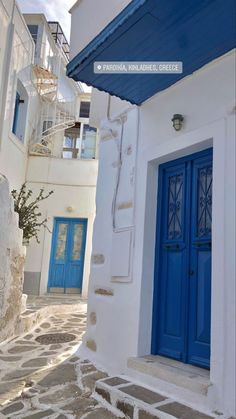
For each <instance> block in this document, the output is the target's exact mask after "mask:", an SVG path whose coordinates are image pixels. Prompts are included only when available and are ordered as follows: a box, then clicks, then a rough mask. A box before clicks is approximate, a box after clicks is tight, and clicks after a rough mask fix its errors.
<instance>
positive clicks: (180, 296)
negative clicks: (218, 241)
mask: <svg viewBox="0 0 236 419" xmlns="http://www.w3.org/2000/svg"><path fill="white" fill-rule="evenodd" d="M158 202H159V203H160V204H159V206H158V214H157V241H156V266H155V285H154V300H153V338H152V353H153V354H159V355H163V356H167V357H171V358H174V359H177V360H180V361H183V362H186V363H191V364H194V365H198V366H202V367H205V368H208V367H209V363H210V312H211V208H212V150H206V151H204V152H201V153H197V154H194V155H191V156H188V157H186V158H182V159H179V160H176V161H172V162H170V163H167V164H164V165H161V166H160V169H159V193H158Z"/></svg>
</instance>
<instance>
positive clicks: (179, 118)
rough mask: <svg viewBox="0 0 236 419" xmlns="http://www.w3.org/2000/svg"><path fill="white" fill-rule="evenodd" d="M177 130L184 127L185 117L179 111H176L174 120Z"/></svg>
mask: <svg viewBox="0 0 236 419" xmlns="http://www.w3.org/2000/svg"><path fill="white" fill-rule="evenodd" d="M171 121H172V122H173V127H174V129H175V131H180V130H181V128H182V127H183V122H184V117H183V115H181V114H179V113H175V114H174V116H173V118H172V120H171Z"/></svg>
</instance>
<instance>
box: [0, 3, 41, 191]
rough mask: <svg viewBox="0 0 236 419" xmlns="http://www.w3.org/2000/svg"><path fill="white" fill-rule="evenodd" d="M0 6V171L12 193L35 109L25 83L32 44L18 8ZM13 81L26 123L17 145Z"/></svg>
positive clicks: (24, 160) (22, 171) (20, 176)
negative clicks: (20, 90)
mask: <svg viewBox="0 0 236 419" xmlns="http://www.w3.org/2000/svg"><path fill="white" fill-rule="evenodd" d="M0 4H1V10H2V13H4V16H5V17H4V21H5V22H6V21H7V22H8V24H7V25H6V24H5V26H4V28H3V27H1V31H2V34H1V41H0V42H1V46H0V49H1V57H0V60H1V61H0V62H1V64H0V80H1V82H0V89H1V106H2V108H1V117H0V167H1V171H2V173H3V174H4V175H5V176H6V177H7V179H8V180H9V184H10V188H11V189H12V188H15V187H16V188H18V187H19V186H20V185H21V184H22V183H23V181H24V179H25V173H26V166H27V145H28V142H29V138H30V136H31V134H32V124H33V120H34V115H35V112H36V107H37V99H36V97H35V89H34V88H33V86H32V84H31V82H30V83H29V81H30V70H31V64H32V62H33V61H32V60H33V54H34V43H33V40H32V39H31V36H30V34H29V32H28V29H27V26H26V24H25V22H24V19H23V17H22V15H21V13H20V11H19V9H18V7H17V6H16V5H15V7H14V8H13V2H2V1H1V2H0ZM10 6H11V7H10ZM2 42H3V44H2ZM1 71H2V72H1ZM17 80H20V81H21V82H22V84H23V86H24V87H25V89H26V92H27V95H28V111H27V120H28V123H27V126H26V129H25V136H24V141H20V140H19V139H18V138H17V137H16V136H15V135H14V134H13V133H12V125H13V116H14V108H15V97H16V85H17ZM3 102H4V103H3Z"/></svg>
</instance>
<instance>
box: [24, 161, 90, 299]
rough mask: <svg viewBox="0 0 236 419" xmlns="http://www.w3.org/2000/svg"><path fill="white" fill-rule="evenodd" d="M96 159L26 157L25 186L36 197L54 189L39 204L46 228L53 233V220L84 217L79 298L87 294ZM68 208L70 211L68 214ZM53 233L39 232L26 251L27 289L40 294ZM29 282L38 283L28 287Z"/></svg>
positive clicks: (43, 291)
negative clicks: (41, 190)
mask: <svg viewBox="0 0 236 419" xmlns="http://www.w3.org/2000/svg"><path fill="white" fill-rule="evenodd" d="M97 167H98V161H97V160H89V161H88V160H72V159H61V158H47V157H33V156H31V157H30V158H29V163H28V171H27V176H26V179H27V187H28V188H30V189H32V190H33V192H34V193H35V194H37V193H38V192H39V190H40V188H44V189H45V191H50V190H53V191H54V194H53V195H52V196H51V197H50V198H48V200H46V201H44V202H42V204H40V210H41V212H42V215H43V217H46V218H48V227H49V229H50V231H52V230H53V222H54V218H55V217H68V218H86V219H87V220H88V225H87V238H86V250H85V260H84V274H83V288H82V296H83V297H86V296H87V292H88V281H89V274H90V257H91V251H92V230H93V221H94V217H95V192H96V181H97ZM68 207H72V208H73V211H72V212H69V211H68ZM51 241H52V234H51V233H50V232H48V231H47V230H46V229H41V233H40V244H38V243H37V242H36V241H35V240H34V239H33V240H32V241H31V242H30V245H29V247H28V248H27V258H26V266H25V275H26V277H27V286H28V290H29V289H31V290H32V291H33V292H34V293H37V291H38V292H39V293H40V294H45V293H46V292H47V285H48V269H49V263H50V252H51ZM29 281H37V283H32V284H31V285H30V284H29Z"/></svg>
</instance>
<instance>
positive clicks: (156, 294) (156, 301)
mask: <svg viewBox="0 0 236 419" xmlns="http://www.w3.org/2000/svg"><path fill="white" fill-rule="evenodd" d="M209 157H211V158H212V157H213V149H212V148H209V149H206V150H203V151H200V152H197V153H193V154H190V155H186V156H184V157H181V158H179V159H173V160H170V161H168V162H166V163H163V164H161V165H160V166H159V170H158V194H157V222H156V243H155V266H154V291H153V305H152V313H153V317H152V338H151V353H152V354H157V353H158V338H159V331H160V324H159V321H160V318H161V316H160V287H161V277H160V276H161V275H160V273H161V268H162V262H163V261H162V258H161V255H162V248H161V245H160V244H161V243H162V235H163V225H164V221H163V220H162V221H161V217H162V213H163V205H162V202H163V199H164V194H165V193H166V190H164V189H165V188H164V182H163V180H164V177H163V176H164V170H165V169H171V168H172V167H173V170H175V171H176V170H177V169H178V167H179V166H180V165H183V164H186V170H187V171H188V173H186V174H187V176H186V180H187V183H186V186H185V196H190V193H191V192H190V191H191V178H192V174H191V173H190V172H191V171H192V170H193V169H192V167H191V165H190V163H191V161H193V160H195V159H200V158H202V160H203V161H204V159H207V158H208V159H209ZM185 201H186V202H187V206H186V208H185V214H187V217H188V220H187V222H186V225H185V228H187V230H186V231H185V232H184V236H185V242H186V247H187V246H188V248H189V252H190V253H191V251H192V250H191V249H190V242H191V239H190V231H191V232H192V228H193V227H192V226H191V223H190V219H191V216H192V214H191V203H190V200H188V199H187V200H186V199H185ZM185 205H186V203H185ZM195 205H196V203H195ZM165 242H166V240H165ZM167 242H168V240H167ZM190 258H191V257H189V258H188V261H187V266H186V271H187V272H189V269H190V263H191V260H190ZM184 292H185V293H186V296H187V298H188V300H189V292H190V289H189V281H187V288H186V290H184ZM188 320H189V319H188V308H187V306H186V310H185V314H184V324H185V330H186V334H185V336H184V339H185V345H184V348H185V349H184V352H183V359H182V361H183V362H190V363H192V364H196V365H201V366H202V367H204V368H209V363H208V362H207V361H206V360H204V359H202V358H200V357H197V358H196V357H195V358H194V357H192V359H191V360H189V353H188V344H187V342H188V339H189V336H188V333H189V327H188ZM163 355H164V356H169V357H171V358H175V359H180V358H179V355H178V354H177V353H176V354H175V353H174V351H172V352H170V351H169V352H168V351H166V353H165V354H164V353H163Z"/></svg>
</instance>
